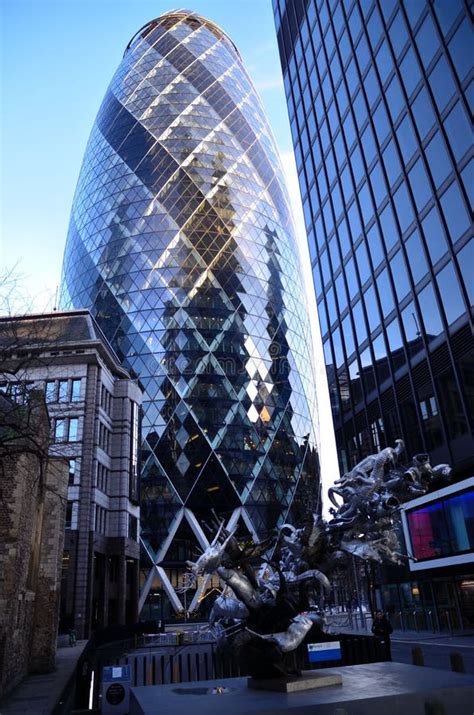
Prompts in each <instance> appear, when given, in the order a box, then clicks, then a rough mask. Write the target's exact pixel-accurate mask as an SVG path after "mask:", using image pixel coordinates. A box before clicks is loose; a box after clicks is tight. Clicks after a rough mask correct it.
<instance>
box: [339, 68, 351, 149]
mask: <svg viewBox="0 0 474 715" xmlns="http://www.w3.org/2000/svg"><path fill="white" fill-rule="evenodd" d="M336 98H337V103H338V105H339V111H340V113H341V117H343V116H344V112H345V111H346V109H347V107H348V106H349V97H348V96H347V91H346V85H345V84H344V82H341V84H340V85H339V87H338V88H337V92H336ZM346 137H347V133H346ZM349 146H350V144H349Z"/></svg>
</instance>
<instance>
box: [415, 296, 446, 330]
mask: <svg viewBox="0 0 474 715" xmlns="http://www.w3.org/2000/svg"><path fill="white" fill-rule="evenodd" d="M418 301H419V303H420V312H421V316H422V318H423V323H424V326H425V333H426V337H427V339H428V340H432V339H433V338H435V337H436V336H437V335H439V334H440V333H441V332H442V331H443V323H442V322H441V317H440V314H439V310H438V304H437V301H436V297H435V294H434V290H433V286H432V285H431V284H429V285H427V286H426V288H424V289H423V290H422V291H421V292H420V293H419V295H418Z"/></svg>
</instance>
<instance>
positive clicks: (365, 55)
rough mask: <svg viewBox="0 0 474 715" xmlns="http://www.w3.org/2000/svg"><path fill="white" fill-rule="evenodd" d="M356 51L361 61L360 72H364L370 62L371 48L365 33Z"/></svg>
mask: <svg viewBox="0 0 474 715" xmlns="http://www.w3.org/2000/svg"><path fill="white" fill-rule="evenodd" d="M355 52H356V57H357V62H358V63H359V70H360V73H361V74H364V72H365V70H366V69H367V65H368V64H369V62H370V50H369V45H368V44H367V40H366V39H365V35H362V37H361V38H360V40H359V42H358V43H357V47H356V49H355Z"/></svg>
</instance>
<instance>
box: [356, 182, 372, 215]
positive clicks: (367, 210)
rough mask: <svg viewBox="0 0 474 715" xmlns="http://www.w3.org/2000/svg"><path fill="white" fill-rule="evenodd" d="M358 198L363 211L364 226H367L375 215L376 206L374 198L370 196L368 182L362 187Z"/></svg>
mask: <svg viewBox="0 0 474 715" xmlns="http://www.w3.org/2000/svg"><path fill="white" fill-rule="evenodd" d="M358 196H359V202H360V208H361V211H362V218H363V221H364V225H366V224H368V223H369V221H370V219H371V218H372V216H373V215H374V205H373V203H372V197H371V196H370V191H369V185H368V184H367V182H364V184H363V185H362V186H361V187H360V189H359V191H358Z"/></svg>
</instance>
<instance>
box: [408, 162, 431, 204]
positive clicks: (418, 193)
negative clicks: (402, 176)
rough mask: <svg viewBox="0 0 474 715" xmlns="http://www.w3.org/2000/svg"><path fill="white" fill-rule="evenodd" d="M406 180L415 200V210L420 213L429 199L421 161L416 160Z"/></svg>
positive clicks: (428, 187) (429, 188) (429, 189)
mask: <svg viewBox="0 0 474 715" xmlns="http://www.w3.org/2000/svg"><path fill="white" fill-rule="evenodd" d="M408 179H409V181H410V186H411V190H412V192H413V196H414V198H415V204H416V208H417V209H418V212H420V211H421V210H422V209H423V208H424V207H425V206H426V204H427V203H428V201H429V200H430V199H431V196H432V194H431V187H430V184H429V181H428V177H427V175H426V171H425V167H424V165H423V162H422V160H421V159H418V160H417V161H416V162H415V164H414V165H413V166H412V168H411V169H410V171H409V174H408Z"/></svg>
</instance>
